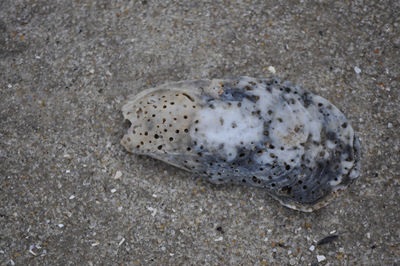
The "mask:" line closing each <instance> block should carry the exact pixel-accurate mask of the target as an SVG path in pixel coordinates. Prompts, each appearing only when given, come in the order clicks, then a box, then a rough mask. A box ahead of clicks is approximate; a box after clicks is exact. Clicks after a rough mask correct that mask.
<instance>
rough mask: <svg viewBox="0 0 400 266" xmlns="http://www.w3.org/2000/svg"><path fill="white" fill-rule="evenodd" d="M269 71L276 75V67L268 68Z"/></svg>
mask: <svg viewBox="0 0 400 266" xmlns="http://www.w3.org/2000/svg"><path fill="white" fill-rule="evenodd" d="M268 71H269V72H271V73H273V74H275V73H276V70H275V67H273V66H269V67H268Z"/></svg>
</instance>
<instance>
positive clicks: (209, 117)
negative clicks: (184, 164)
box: [190, 102, 263, 161]
mask: <svg viewBox="0 0 400 266" xmlns="http://www.w3.org/2000/svg"><path fill="white" fill-rule="evenodd" d="M194 121H195V124H194V126H193V127H192V128H191V130H190V136H191V138H192V141H196V142H197V145H198V146H199V145H204V147H205V148H206V149H207V150H209V151H211V152H212V151H216V153H219V154H220V155H221V156H222V157H223V158H224V159H226V160H227V161H232V160H233V159H234V158H235V157H236V156H237V152H238V148H240V147H245V146H248V145H252V144H254V143H257V142H259V141H260V140H261V138H262V134H263V125H262V123H260V120H259V119H258V118H256V117H253V116H251V113H250V112H249V110H246V108H244V107H243V108H242V107H238V105H237V104H236V103H233V104H232V103H226V102H215V104H214V107H213V108H210V107H206V108H203V109H202V110H200V111H199V112H198V113H197V114H196V116H195V118H194Z"/></svg>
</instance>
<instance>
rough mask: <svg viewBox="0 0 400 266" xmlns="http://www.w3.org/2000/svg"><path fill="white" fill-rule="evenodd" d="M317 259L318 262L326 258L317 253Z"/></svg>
mask: <svg viewBox="0 0 400 266" xmlns="http://www.w3.org/2000/svg"><path fill="white" fill-rule="evenodd" d="M317 260H318V262H321V261H324V260H326V257H325V256H324V255H317Z"/></svg>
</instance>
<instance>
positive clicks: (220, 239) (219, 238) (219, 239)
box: [214, 236, 224, 242]
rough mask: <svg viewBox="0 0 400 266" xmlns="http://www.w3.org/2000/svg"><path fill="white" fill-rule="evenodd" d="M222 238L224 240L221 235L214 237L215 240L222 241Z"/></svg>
mask: <svg viewBox="0 0 400 266" xmlns="http://www.w3.org/2000/svg"><path fill="white" fill-rule="evenodd" d="M222 240H224V238H223V237H222V236H220V237H218V238H216V239H214V241H215V242H218V241H222Z"/></svg>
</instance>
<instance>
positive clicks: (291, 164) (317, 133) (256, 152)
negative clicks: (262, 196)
mask: <svg viewBox="0 0 400 266" xmlns="http://www.w3.org/2000/svg"><path fill="white" fill-rule="evenodd" d="M122 112H123V115H124V117H125V119H127V120H129V121H130V122H131V127H130V128H129V130H128V132H127V134H126V135H125V136H124V137H123V139H122V141H121V143H122V145H123V146H124V147H125V148H126V149H127V150H128V151H130V152H132V153H136V154H143V155H148V156H151V157H153V158H156V159H159V160H162V161H165V162H167V163H169V164H172V165H174V166H177V167H179V168H182V169H185V170H188V171H190V172H193V173H196V174H198V175H200V176H203V177H205V178H206V179H207V180H209V181H210V182H212V183H215V184H221V183H227V182H233V183H241V184H246V185H250V186H255V187H261V188H264V189H265V190H266V191H267V192H268V193H269V194H270V195H271V196H273V197H274V198H276V199H277V200H279V201H280V203H282V204H283V205H285V206H287V207H289V208H293V209H296V210H301V211H313V210H316V209H319V208H321V207H322V206H325V205H326V204H327V202H328V201H329V199H331V198H332V197H333V196H335V195H337V194H338V193H337V192H338V191H340V190H344V189H345V188H346V187H347V186H348V185H349V184H350V183H351V182H352V181H353V180H354V179H355V178H356V177H357V176H358V174H359V168H360V144H359V141H358V138H357V137H356V136H355V135H354V131H353V128H352V127H351V126H350V124H349V122H348V120H347V119H346V118H345V117H344V115H343V114H342V113H341V112H340V111H339V110H338V109H337V108H336V107H335V106H334V105H332V104H331V103H330V102H329V101H327V100H326V99H324V98H322V97H320V96H317V95H315V94H312V93H311V92H309V91H307V90H306V89H303V88H301V87H298V86H293V85H291V84H290V83H288V82H284V83H281V82H280V81H279V80H277V79H273V80H267V79H254V78H250V77H240V78H235V79H214V80H195V81H182V82H176V83H170V84H165V85H162V86H159V87H157V88H154V89H148V90H145V91H143V92H141V93H139V94H137V95H132V96H130V98H129V100H128V101H127V103H126V104H125V105H124V106H123V107H122Z"/></svg>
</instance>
